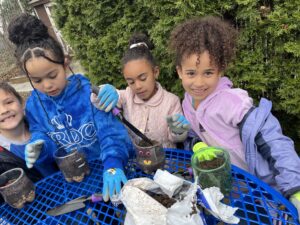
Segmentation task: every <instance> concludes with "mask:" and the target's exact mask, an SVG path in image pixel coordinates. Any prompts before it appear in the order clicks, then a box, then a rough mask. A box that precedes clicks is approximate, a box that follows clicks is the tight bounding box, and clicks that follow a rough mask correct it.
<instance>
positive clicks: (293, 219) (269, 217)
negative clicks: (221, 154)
mask: <svg viewBox="0 0 300 225" xmlns="http://www.w3.org/2000/svg"><path fill="white" fill-rule="evenodd" d="M165 151H166V159H167V161H166V165H165V169H167V170H168V171H170V172H176V171H185V170H186V169H187V168H188V167H190V158H191V152H189V151H184V150H177V149H165ZM89 165H90V168H91V174H90V175H89V176H88V177H86V178H85V179H84V180H83V181H82V182H81V183H67V182H66V181H65V180H64V178H63V176H62V174H61V173H60V172H58V173H56V174H53V175H51V176H50V177H47V178H45V179H43V180H41V181H39V182H38V183H37V184H36V198H35V200H34V202H32V203H30V204H27V205H26V206H25V207H24V208H23V209H21V210H18V209H14V208H11V207H10V206H8V205H7V204H3V205H2V206H1V208H0V225H8V224H11V225H24V224H46V225H58V224H60V225H63V224H67V225H79V224H82V225H86V224H91V225H92V224H110V225H117V224H122V223H123V221H124V217H125V213H126V212H125V209H124V207H123V206H122V205H120V206H118V207H114V206H113V205H112V204H111V203H105V202H100V203H87V204H86V207H85V208H83V209H79V210H77V211H75V212H71V213H67V214H64V215H61V216H56V217H52V216H49V215H47V213H46V212H47V210H49V209H51V208H54V207H55V206H58V205H61V204H63V203H65V202H67V201H69V200H72V199H75V198H78V197H80V196H83V195H86V196H89V195H91V194H93V193H95V192H101V189H102V164H101V162H100V161H93V162H90V163H89ZM232 175H233V180H234V182H233V190H232V192H231V194H230V196H226V197H225V199H224V202H225V203H227V204H229V205H231V206H234V207H238V208H239V209H238V211H237V212H236V215H237V216H238V217H239V218H240V219H241V222H240V223H239V224H249V225H250V224H251V225H252V224H278V225H279V224H282V225H284V224H287V225H292V224H299V223H297V211H296V209H295V208H294V206H293V205H292V204H291V203H290V202H289V201H288V200H287V199H285V198H284V197H283V196H282V195H280V194H279V193H278V192H277V191H275V190H274V189H272V188H271V187H269V186H268V185H266V184H265V183H263V182H261V181H260V180H259V179H257V178H256V177H254V176H252V175H250V174H249V173H247V172H245V171H243V170H241V169H239V168H237V167H235V166H232ZM143 176H146V175H145V174H144V173H142V172H141V170H140V169H139V168H137V166H136V164H135V162H133V161H131V162H129V163H128V166H127V178H128V179H131V178H136V177H143ZM207 224H217V221H215V219H213V218H211V217H209V216H208V222H207Z"/></svg>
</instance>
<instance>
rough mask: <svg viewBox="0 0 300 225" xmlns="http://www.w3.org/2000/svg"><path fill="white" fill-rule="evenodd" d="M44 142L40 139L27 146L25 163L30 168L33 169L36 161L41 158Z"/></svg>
mask: <svg viewBox="0 0 300 225" xmlns="http://www.w3.org/2000/svg"><path fill="white" fill-rule="evenodd" d="M44 142H45V141H44V140H41V139H39V140H36V141H34V142H32V143H29V144H27V145H26V147H25V161H26V166H27V167H28V168H32V167H33V164H34V163H35V161H36V160H37V159H38V158H39V156H40V153H41V150H42V147H43V145H44Z"/></svg>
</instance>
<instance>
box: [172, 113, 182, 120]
mask: <svg viewBox="0 0 300 225" xmlns="http://www.w3.org/2000/svg"><path fill="white" fill-rule="evenodd" d="M179 117H180V114H175V115H173V116H172V120H173V122H177V121H178V119H179Z"/></svg>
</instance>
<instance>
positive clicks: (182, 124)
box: [166, 114, 191, 134]
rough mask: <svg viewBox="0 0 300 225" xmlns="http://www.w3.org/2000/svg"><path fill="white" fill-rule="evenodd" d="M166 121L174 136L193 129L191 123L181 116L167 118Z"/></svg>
mask: <svg viewBox="0 0 300 225" xmlns="http://www.w3.org/2000/svg"><path fill="white" fill-rule="evenodd" d="M166 120H167V123H168V126H169V128H170V130H171V131H172V132H173V133H174V134H183V133H184V132H186V131H188V130H189V129H190V127H191V125H190V123H189V121H187V119H186V118H185V117H184V116H183V115H181V114H175V115H172V116H167V118H166Z"/></svg>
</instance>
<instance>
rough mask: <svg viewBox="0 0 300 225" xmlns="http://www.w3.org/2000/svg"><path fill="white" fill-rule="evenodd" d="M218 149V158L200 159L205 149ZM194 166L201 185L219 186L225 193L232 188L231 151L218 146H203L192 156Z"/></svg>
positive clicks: (204, 186) (203, 186)
mask: <svg viewBox="0 0 300 225" xmlns="http://www.w3.org/2000/svg"><path fill="white" fill-rule="evenodd" d="M211 149H216V150H218V151H216V153H215V154H216V158H213V159H212V160H205V161H199V157H198V156H199V154H202V153H203V152H204V151H208V150H211ZM192 168H193V173H194V176H195V175H197V176H198V177H199V179H198V182H199V184H200V185H201V187H202V188H203V189H204V188H208V187H213V186H215V187H219V188H220V190H221V192H222V193H223V194H224V195H228V194H229V193H230V192H231V190H232V175H231V162H230V156H229V153H228V152H227V151H226V150H225V149H222V148H218V147H203V148H201V149H200V150H198V151H197V152H196V153H194V154H193V156H192Z"/></svg>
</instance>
